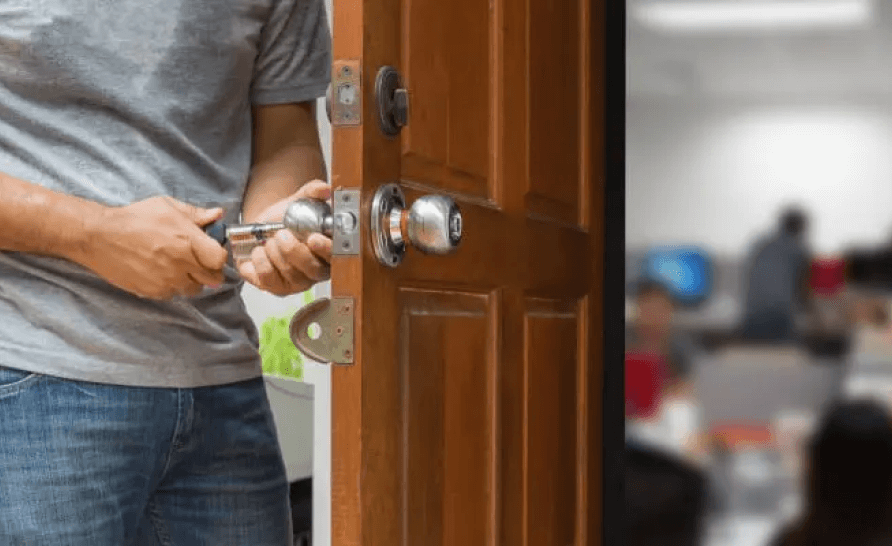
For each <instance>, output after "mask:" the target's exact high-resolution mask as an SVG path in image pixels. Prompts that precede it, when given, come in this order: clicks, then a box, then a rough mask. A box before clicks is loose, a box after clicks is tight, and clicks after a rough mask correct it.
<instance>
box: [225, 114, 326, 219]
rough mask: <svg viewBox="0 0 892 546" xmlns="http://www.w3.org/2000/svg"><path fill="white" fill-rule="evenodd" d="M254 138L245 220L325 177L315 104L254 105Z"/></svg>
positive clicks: (246, 192)
mask: <svg viewBox="0 0 892 546" xmlns="http://www.w3.org/2000/svg"><path fill="white" fill-rule="evenodd" d="M253 139H254V140H253V146H252V148H253V150H252V151H253V157H252V161H251V177H250V179H249V181H248V187H247V189H246V190H245V197H244V202H243V204H242V215H243V217H244V220H245V221H246V222H251V221H253V220H254V219H255V218H257V217H258V216H259V215H260V214H261V213H262V212H263V211H264V210H266V209H267V208H268V207H270V206H271V205H273V204H274V203H276V202H278V201H281V200H282V199H285V198H287V197H289V196H290V195H293V194H294V193H295V192H296V191H297V190H299V189H300V187H301V186H303V185H304V184H306V183H307V182H310V181H312V180H325V177H326V174H325V160H324V158H323V156H322V147H321V145H320V143H319V133H318V127H317V125H316V109H315V106H314V103H304V104H283V105H277V106H265V107H259V108H255V110H254V134H253Z"/></svg>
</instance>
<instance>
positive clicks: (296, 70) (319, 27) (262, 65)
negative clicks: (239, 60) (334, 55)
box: [251, 0, 331, 105]
mask: <svg viewBox="0 0 892 546" xmlns="http://www.w3.org/2000/svg"><path fill="white" fill-rule="evenodd" d="M273 4H274V7H273V8H272V11H271V13H270V17H269V20H268V21H267V22H266V25H264V28H263V31H262V33H261V36H260V45H259V52H258V55H257V60H256V62H255V65H254V76H253V81H252V82H251V102H252V103H253V104H258V105H268V104H284V103H292V102H306V101H310V100H314V99H317V98H319V97H321V96H323V95H325V92H326V90H327V89H328V84H329V81H330V79H331V32H330V31H329V28H328V16H327V15H326V12H325V4H324V2H323V0H280V1H276V2H274V3H273Z"/></svg>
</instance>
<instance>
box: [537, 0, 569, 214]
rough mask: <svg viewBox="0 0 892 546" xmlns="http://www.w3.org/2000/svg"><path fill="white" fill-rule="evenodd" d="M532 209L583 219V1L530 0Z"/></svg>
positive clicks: (538, 212) (538, 211)
mask: <svg viewBox="0 0 892 546" xmlns="http://www.w3.org/2000/svg"><path fill="white" fill-rule="evenodd" d="M529 4H530V23H529V24H530V43H531V44H535V47H531V48H530V50H529V51H530V55H529V57H530V59H529V65H530V68H529V73H530V86H529V94H530V95H529V105H530V112H529V116H530V118H529V119H530V134H529V139H530V176H529V193H528V197H527V206H528V207H529V211H530V212H531V213H535V214H537V215H540V216H543V217H545V218H551V219H555V220H559V221H561V222H564V223H567V224H576V223H578V222H579V217H578V213H579V199H580V187H579V186H580V183H581V181H582V180H581V178H580V164H579V161H580V157H581V155H580V137H581V133H580V131H579V129H580V125H581V124H580V97H581V94H582V93H581V92H582V88H581V85H580V81H581V79H580V69H579V66H580V64H579V59H580V55H581V51H582V48H581V47H580V45H581V41H580V39H579V36H580V32H579V30H580V29H579V19H580V13H581V7H582V2H581V1H580V0H563V1H559V2H558V1H554V0H529Z"/></svg>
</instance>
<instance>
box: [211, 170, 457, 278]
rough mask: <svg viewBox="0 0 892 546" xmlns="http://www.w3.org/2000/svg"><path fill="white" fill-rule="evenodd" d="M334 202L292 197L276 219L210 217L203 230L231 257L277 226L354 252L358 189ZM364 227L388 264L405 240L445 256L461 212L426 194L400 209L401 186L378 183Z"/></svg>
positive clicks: (453, 245) (245, 252)
mask: <svg viewBox="0 0 892 546" xmlns="http://www.w3.org/2000/svg"><path fill="white" fill-rule="evenodd" d="M335 193H336V195H335V201H336V203H337V204H338V205H342V201H343V206H339V207H338V210H337V211H336V212H334V213H333V212H332V208H331V205H329V204H328V203H327V202H325V201H319V200H317V199H308V198H303V199H298V200H297V201H295V202H294V203H291V204H290V205H289V206H288V208H287V209H286V210H285V215H284V217H283V219H282V221H281V222H273V223H259V224H236V225H226V224H223V223H221V222H215V223H214V224H211V225H210V226H207V227H206V228H205V232H206V233H207V234H208V235H210V236H211V237H213V238H214V239H215V240H217V242H219V243H220V244H221V245H225V244H227V243H229V245H230V247H231V249H232V254H233V257H234V258H235V259H236V260H242V259H247V258H249V257H250V255H251V251H252V250H254V248H256V247H257V246H260V245H262V244H263V243H264V242H265V241H266V240H267V239H269V238H271V237H273V236H275V234H276V233H277V232H278V231H279V230H282V229H287V230H289V231H291V232H292V233H293V234H294V235H295V236H296V237H297V239H298V240H300V241H306V240H307V238H308V237H309V236H310V235H311V234H313V233H321V234H323V235H325V236H327V237H333V236H334V238H335V239H336V241H335V242H336V243H338V244H336V245H335V248H334V249H333V252H334V253H335V254H355V253H356V251H357V250H358V249H357V248H356V246H357V244H358V240H357V239H356V236H357V235H358V233H359V218H358V215H359V203H358V192H356V191H355V190H353V191H351V190H341V191H338V192H335ZM369 224H370V225H369V227H370V232H371V236H372V242H373V246H374V249H375V255H376V256H377V258H378V261H379V262H381V263H382V264H384V265H387V266H389V267H396V266H397V265H399V264H400V262H402V259H403V256H404V255H405V253H406V247H407V244H411V245H412V247H414V248H415V249H416V250H418V251H419V252H421V253H423V254H432V255H439V256H442V255H447V254H451V253H453V252H455V250H456V249H457V248H458V246H459V244H460V243H461V239H462V230H463V227H462V216H461V211H460V210H459V208H458V205H456V203H455V201H454V200H453V199H452V198H451V197H447V196H445V195H437V194H434V195H426V196H424V197H420V198H418V199H417V200H415V202H414V203H412V206H411V207H409V208H408V209H406V199H405V196H404V195H403V192H402V189H400V187H399V186H398V185H396V184H385V185H383V186H381V187H380V188H378V191H377V192H375V195H374V197H373V198H372V204H371V212H370V218H369Z"/></svg>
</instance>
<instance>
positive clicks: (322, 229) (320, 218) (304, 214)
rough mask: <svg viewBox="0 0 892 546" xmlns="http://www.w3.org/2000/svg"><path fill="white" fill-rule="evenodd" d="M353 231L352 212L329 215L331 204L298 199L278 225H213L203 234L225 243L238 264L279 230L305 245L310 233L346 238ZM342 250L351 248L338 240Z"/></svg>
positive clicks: (355, 225)
mask: <svg viewBox="0 0 892 546" xmlns="http://www.w3.org/2000/svg"><path fill="white" fill-rule="evenodd" d="M348 197H349V196H348ZM356 228H357V219H356V216H355V215H354V213H353V212H351V211H349V210H342V211H339V212H338V213H336V214H332V210H331V205H329V204H328V203H327V202H325V201H319V200H317V199H309V198H302V199H298V200H297V201H295V202H293V203H291V204H290V205H288V208H287V209H285V215H284V216H283V218H282V221H281V222H269V223H259V224H235V225H226V224H224V223H222V222H215V223H214V224H212V225H210V226H207V227H206V228H205V232H207V234H208V235H210V236H211V237H213V238H214V239H215V240H216V241H217V242H218V243H220V244H221V245H225V244H227V243H229V245H230V247H231V248H232V254H233V257H234V258H235V259H236V260H237V261H238V260H243V259H248V258H250V256H251V252H252V251H253V250H254V248H256V247H258V246H260V245H263V244H264V243H265V242H266V241H267V240H268V239H270V238H272V237H274V236H275V235H276V233H277V232H279V231H280V230H282V229H287V230H289V231H290V232H291V233H293V234H294V236H295V237H297V239H298V240H299V241H303V242H305V241H306V240H307V238H309V236H310V235H311V234H313V233H321V234H323V235H325V236H327V237H332V236H334V234H335V232H338V234H339V235H340V236H341V238H349V237H350V236H351V235H352V234H354V233H356ZM342 247H343V248H347V249H352V245H351V244H350V242H349V241H342ZM335 253H337V251H336V252H335Z"/></svg>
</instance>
